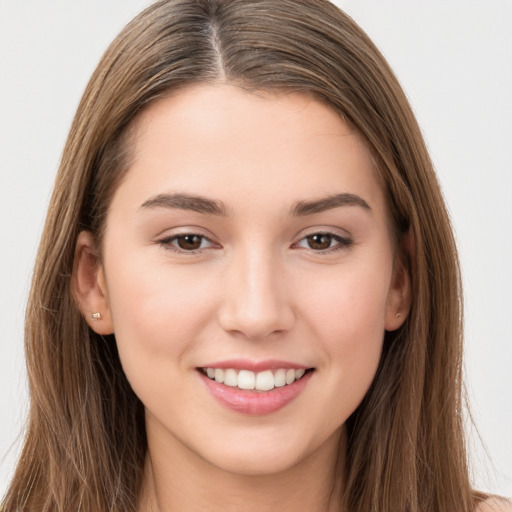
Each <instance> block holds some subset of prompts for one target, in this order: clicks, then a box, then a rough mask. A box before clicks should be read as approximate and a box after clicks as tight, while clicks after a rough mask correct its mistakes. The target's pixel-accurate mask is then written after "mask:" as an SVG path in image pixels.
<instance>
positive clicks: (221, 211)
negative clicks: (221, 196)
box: [140, 194, 227, 217]
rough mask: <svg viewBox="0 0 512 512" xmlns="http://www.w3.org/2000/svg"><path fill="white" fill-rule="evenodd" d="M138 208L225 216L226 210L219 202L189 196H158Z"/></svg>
mask: <svg viewBox="0 0 512 512" xmlns="http://www.w3.org/2000/svg"><path fill="white" fill-rule="evenodd" d="M140 208H144V209H148V208H170V209H178V210H191V211H194V212H198V213H203V214H206V215H220V216H223V217H225V216H227V208H226V206H225V205H224V203H222V202H221V201H214V200H212V199H207V198H206V197H202V196H195V195H189V194H158V195H156V196H153V197H150V198H149V199H148V200H146V201H144V202H143V203H142V205H141V206H140Z"/></svg>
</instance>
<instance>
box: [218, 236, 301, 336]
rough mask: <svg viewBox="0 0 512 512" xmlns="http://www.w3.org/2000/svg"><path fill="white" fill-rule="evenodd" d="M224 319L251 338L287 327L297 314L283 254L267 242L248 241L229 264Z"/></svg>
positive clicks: (225, 323) (228, 326)
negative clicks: (293, 305)
mask: <svg viewBox="0 0 512 512" xmlns="http://www.w3.org/2000/svg"><path fill="white" fill-rule="evenodd" d="M225 277H226V288H225V292H224V301H223V307H222V309H221V313H220V322H221V325H222V327H223V328H224V329H225V330H227V331H238V332H241V333H243V334H244V335H245V336H247V337H248V338H251V339H258V338H265V337H266V336H268V335H269V334H272V333H274V332H278V331H286V330H288V329H290V327H291V325H292V324H293V320H294V315H293V310H292V307H291V304H290V302H289V299H288V293H287V286H286V280H285V279H284V273H283V268H282V262H281V261H280V258H279V257H278V256H277V255H276V254H273V252H272V249H271V248H270V247H268V246H267V244H254V243H253V244H248V246H246V247H244V248H243V249H242V248H240V250H239V251H236V254H234V255H233V258H232V260H231V261H230V263H229V265H228V268H226V276H225Z"/></svg>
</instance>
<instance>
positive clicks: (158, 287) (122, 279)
mask: <svg viewBox="0 0 512 512" xmlns="http://www.w3.org/2000/svg"><path fill="white" fill-rule="evenodd" d="M113 261H116V263H115V264H114V265H111V269H110V272H109V273H108V283H107V284H108V289H109V301H110V307H111V311H112V318H113V321H114V331H115V335H116V340H117V344H118V347H119V352H120V356H121V359H122V361H123V365H124V364H125V363H126V364H128V360H129V359H130V360H133V361H134V362H136V363H137V365H138V366H139V367H140V366H141V364H142V362H143V361H147V363H148V365H149V364H150V363H151V362H152V361H153V362H154V360H155V359H156V358H159V357H160V356H171V357H176V358H178V357H179V356H180V355H181V354H182V353H183V352H184V351H185V349H187V348H189V347H190V345H191V344H192V343H193V340H194V339H196V338H197V336H196V334H197V333H198V332H200V330H201V329H203V328H204V324H205V322H208V321H210V320H211V317H212V316H211V314H210V313H211V311H212V309H213V308H214V301H213V300H212V288H213V287H214V283H213V280H212V279H211V278H210V279H208V273H207V272H206V273H205V275H204V276H201V275H198V270H197V269H194V270H192V267H191V266H189V267H187V266H182V267H178V268H171V267H170V265H168V264H167V263H166V262H165V260H163V258H162V261H153V262H152V264H151V265H148V264H147V261H145V260H144V258H142V256H141V257H140V258H137V257H136V256H135V255H132V256H131V257H130V258H125V259H121V258H119V259H118V260H114V259H113ZM107 270H108V269H107ZM126 276H131V278H130V279H126ZM175 361H177V362H179V360H178V359H175Z"/></svg>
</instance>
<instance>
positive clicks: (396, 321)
mask: <svg viewBox="0 0 512 512" xmlns="http://www.w3.org/2000/svg"><path fill="white" fill-rule="evenodd" d="M412 238H413V235H412V233H411V232H410V231H409V232H408V233H407V234H406V235H405V237H404V240H403V241H402V242H403V243H402V250H401V251H400V253H399V254H398V255H397V256H396V259H395V264H394V269H393V277H392V282H391V287H390V290H389V295H388V303H387V308H386V319H385V329H386V331H395V330H396V329H398V328H400V327H401V326H402V325H403V324H404V322H405V320H406V318H407V316H408V315H409V310H410V308H411V300H412V297H411V293H412V292H411V276H410V272H409V268H408V266H407V265H406V263H405V261H404V260H405V259H406V258H405V255H406V254H409V255H410V254H411V247H412V245H413V240H412Z"/></svg>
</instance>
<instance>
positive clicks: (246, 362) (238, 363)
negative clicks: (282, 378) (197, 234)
mask: <svg viewBox="0 0 512 512" xmlns="http://www.w3.org/2000/svg"><path fill="white" fill-rule="evenodd" d="M199 368H221V369H228V368H233V369H234V370H250V371H253V372H262V371H265V370H279V369H280V368H284V369H294V370H300V369H303V370H307V369H308V368H311V367H310V366H306V365H303V364H298V363H293V362H290V361H281V360H279V359H265V360H263V361H251V360H250V359H228V360H224V361H214V362H212V363H208V364H204V365H202V366H200V367H199Z"/></svg>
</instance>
